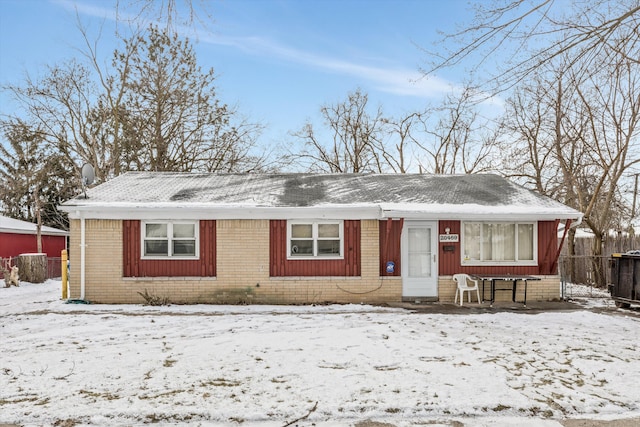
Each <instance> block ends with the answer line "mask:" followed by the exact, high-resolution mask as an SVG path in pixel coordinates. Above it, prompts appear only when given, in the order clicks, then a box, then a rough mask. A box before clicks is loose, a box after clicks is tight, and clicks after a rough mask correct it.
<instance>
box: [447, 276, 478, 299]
mask: <svg viewBox="0 0 640 427" xmlns="http://www.w3.org/2000/svg"><path fill="white" fill-rule="evenodd" d="M453 280H455V282H456V285H457V286H458V287H457V289H456V297H455V299H454V300H453V303H454V304H455V303H456V302H457V301H458V295H460V305H462V300H463V299H464V293H465V292H469V294H468V295H467V298H468V299H469V302H471V291H476V295H477V296H478V303H481V301H480V290H479V289H478V281H477V280H476V279H472V278H471V276H469V275H468V274H464V273H460V274H454V275H453ZM469 282H471V283H473V285H469Z"/></svg>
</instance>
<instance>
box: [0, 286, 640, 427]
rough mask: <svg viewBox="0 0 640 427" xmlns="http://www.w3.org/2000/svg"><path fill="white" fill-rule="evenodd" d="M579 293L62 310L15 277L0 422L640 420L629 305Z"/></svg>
mask: <svg viewBox="0 0 640 427" xmlns="http://www.w3.org/2000/svg"><path fill="white" fill-rule="evenodd" d="M0 286H3V283H2V281H0ZM594 301H596V302H592V303H590V305H589V306H588V307H583V308H577V309H575V310H563V311H560V310H551V311H547V312H537V314H531V313H527V312H514V311H502V312H500V311H493V310H492V311H490V312H489V311H488V312H487V313H480V314H477V311H473V313H475V314H464V313H465V312H464V311H463V310H459V311H456V312H454V313H452V314H439V313H428V312H426V313H425V312H420V313H417V312H412V311H411V310H405V309H400V308H384V307H374V306H367V305H331V306H208V305H192V306H164V307H148V306H141V305H86V304H66V303H65V302H64V301H61V299H60V282H59V281H55V280H49V281H47V282H46V283H44V284H39V285H37V284H30V283H22V284H21V286H20V287H19V288H16V287H11V288H0V322H1V323H0V325H1V326H0V336H1V340H0V343H1V346H2V348H1V351H0V424H2V423H19V424H20V425H26V426H28V425H53V424H56V425H61V424H62V423H64V422H65V421H66V422H67V423H68V424H69V425H72V423H77V424H76V425H101V426H103V425H106V426H118V425H140V424H146V423H152V422H159V423H160V424H161V425H185V424H189V425H206V426H234V425H243V426H254V425H257V426H282V425H285V424H287V423H288V422H292V421H295V420H297V419H299V418H303V419H302V420H300V421H298V422H296V423H295V424H294V425H299V426H303V425H316V426H347V425H356V424H357V423H359V422H362V421H365V420H374V421H377V422H387V423H392V424H394V425H396V426H414V425H424V424H429V425H451V423H454V422H456V421H459V422H463V423H464V425H465V426H490V425H498V426H500V425H503V426H506V425H513V426H516V425H518V426H521V425H524V426H540V425H541V426H559V425H560V422H561V421H562V420H564V419H568V418H572V419H585V418H586V419H592V420H610V419H622V418H625V419H628V418H637V417H640V387H638V384H637V383H638V379H639V378H640V351H639V349H638V342H639V341H640V340H639V338H640V314H639V313H638V311H637V310H621V309H616V308H615V307H612V306H611V305H610V304H609V303H608V302H607V301H605V298H602V301H601V302H602V304H598V303H597V301H598V300H594ZM468 313H472V312H468ZM316 404H317V406H316ZM307 415H308V416H307ZM305 416H306V418H305Z"/></svg>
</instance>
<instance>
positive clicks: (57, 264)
mask: <svg viewBox="0 0 640 427" xmlns="http://www.w3.org/2000/svg"><path fill="white" fill-rule="evenodd" d="M17 263H18V257H11V258H0V265H2V266H5V265H10V266H14V265H16V264H17ZM61 263H62V258H60V257H47V279H57V278H59V277H61V276H62V264H61ZM0 279H2V274H0Z"/></svg>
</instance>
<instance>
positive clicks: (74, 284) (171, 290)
mask: <svg viewBox="0 0 640 427" xmlns="http://www.w3.org/2000/svg"><path fill="white" fill-rule="evenodd" d="M70 230H71V237H70V245H69V251H70V262H71V276H70V298H80V220H72V221H71V223H70ZM85 230H86V237H85V239H86V247H85V251H86V267H85V268H86V270H85V299H87V300H89V301H91V302H94V303H110V304H114V303H144V302H145V300H144V298H143V297H142V296H141V295H140V293H144V292H147V293H148V294H150V295H154V296H158V297H162V298H167V299H168V300H169V301H171V302H173V303H210V304H311V303H317V304H322V303H326V302H337V303H372V304H375V303H385V302H399V301H401V300H402V279H401V278H400V277H380V260H379V251H380V249H379V244H378V240H379V222H378V221H377V220H363V221H361V248H362V249H361V250H362V257H361V264H362V265H361V275H360V277H269V221H268V220H218V221H216V234H217V277H155V278H123V242H122V236H123V232H122V221H119V220H85ZM559 283H560V279H559V277H558V276H544V277H543V280H541V281H538V282H530V283H529V287H528V292H527V300H530V301H534V300H552V299H557V298H559V296H560V285H559ZM438 292H439V299H440V301H442V302H452V301H453V298H454V294H455V284H454V282H453V280H452V278H451V276H442V277H440V278H439V283H438ZM510 297H511V294H510V293H509V292H506V291H503V292H499V293H497V298H496V299H497V300H498V301H502V300H505V301H506V300H510ZM518 298H522V296H521V295H519V296H518Z"/></svg>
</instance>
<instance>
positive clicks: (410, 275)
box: [401, 221, 438, 298]
mask: <svg viewBox="0 0 640 427" xmlns="http://www.w3.org/2000/svg"><path fill="white" fill-rule="evenodd" d="M436 230H437V223H436V222H434V221H405V222H404V227H403V229H402V254H401V256H402V264H401V265H402V296H403V298H418V297H422V298H437V297H438V264H437V261H438V260H437V256H438V250H437V248H438V244H437V236H436V235H437V233H436Z"/></svg>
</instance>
